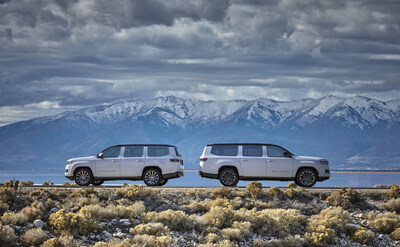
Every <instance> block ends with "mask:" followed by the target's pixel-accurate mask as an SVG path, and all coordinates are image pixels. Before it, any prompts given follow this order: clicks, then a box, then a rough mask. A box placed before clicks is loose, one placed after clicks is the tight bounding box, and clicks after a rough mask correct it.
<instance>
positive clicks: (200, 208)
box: [183, 197, 245, 212]
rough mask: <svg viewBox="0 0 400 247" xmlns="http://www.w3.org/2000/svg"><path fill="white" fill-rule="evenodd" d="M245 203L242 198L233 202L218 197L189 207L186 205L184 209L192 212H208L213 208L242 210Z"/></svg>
mask: <svg viewBox="0 0 400 247" xmlns="http://www.w3.org/2000/svg"><path fill="white" fill-rule="evenodd" d="M244 204H245V203H244V202H243V201H242V199H241V198H240V197H235V198H234V199H232V200H229V199H227V198H222V197H218V198H217V199H215V200H210V199H208V198H207V199H205V200H203V201H200V202H192V203H191V204H189V205H184V206H183V207H184V208H188V209H190V210H191V211H192V212H207V211H209V210H210V209H211V208H212V207H216V206H219V207H233V208H236V209H237V208H240V207H243V206H244Z"/></svg>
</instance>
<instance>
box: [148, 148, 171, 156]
mask: <svg viewBox="0 0 400 247" xmlns="http://www.w3.org/2000/svg"><path fill="white" fill-rule="evenodd" d="M168 154H169V147H167V146H149V147H147V155H148V156H149V157H160V156H165V155H168Z"/></svg>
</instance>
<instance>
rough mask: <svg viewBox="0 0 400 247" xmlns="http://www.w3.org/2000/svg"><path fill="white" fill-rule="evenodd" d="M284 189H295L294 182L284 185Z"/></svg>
mask: <svg viewBox="0 0 400 247" xmlns="http://www.w3.org/2000/svg"><path fill="white" fill-rule="evenodd" d="M286 187H288V188H296V187H297V184H296V183H295V182H291V183H288V184H287V185H286Z"/></svg>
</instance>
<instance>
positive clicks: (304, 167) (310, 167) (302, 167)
mask: <svg viewBox="0 0 400 247" xmlns="http://www.w3.org/2000/svg"><path fill="white" fill-rule="evenodd" d="M306 168H309V169H312V170H314V171H315V173H316V174H317V180H318V179H319V172H318V170H317V169H316V168H315V167H312V166H301V167H299V168H297V171H296V176H295V177H294V178H295V179H296V178H297V174H299V172H300V171H301V170H302V169H306Z"/></svg>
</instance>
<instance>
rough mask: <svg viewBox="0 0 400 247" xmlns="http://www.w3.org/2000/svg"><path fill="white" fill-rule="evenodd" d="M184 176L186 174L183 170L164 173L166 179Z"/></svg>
mask: <svg viewBox="0 0 400 247" xmlns="http://www.w3.org/2000/svg"><path fill="white" fill-rule="evenodd" d="M183 176H184V173H183V171H178V172H174V173H168V174H164V175H163V178H164V179H173V178H180V177H183Z"/></svg>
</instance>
